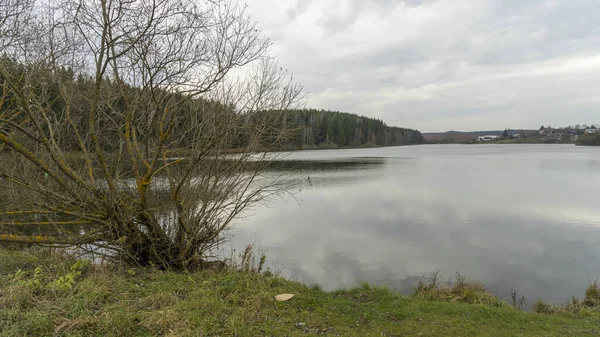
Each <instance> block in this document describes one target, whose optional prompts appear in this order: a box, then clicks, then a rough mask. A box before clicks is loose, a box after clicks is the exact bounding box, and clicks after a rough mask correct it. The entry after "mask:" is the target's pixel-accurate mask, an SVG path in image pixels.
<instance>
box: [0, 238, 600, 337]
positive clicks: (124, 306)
mask: <svg viewBox="0 0 600 337" xmlns="http://www.w3.org/2000/svg"><path fill="white" fill-rule="evenodd" d="M61 277H62V280H63V281H60V282H59V281H58V280H61ZM71 279H72V282H70V281H69V280H71ZM458 281H460V280H458ZM458 281H457V282H456V283H455V284H454V286H452V287H448V288H444V287H439V286H432V285H431V283H428V284H425V283H422V284H420V286H419V287H418V288H417V291H416V295H413V296H401V295H399V294H397V293H394V292H392V291H390V290H389V289H386V288H379V287H372V286H369V285H366V284H364V285H362V286H359V287H356V288H353V289H348V290H340V291H334V292H325V291H323V290H321V289H320V288H319V287H308V286H306V285H303V284H300V283H297V282H292V281H288V280H285V279H283V278H281V277H278V276H276V275H272V274H270V273H263V274H259V273H256V272H243V271H236V270H229V271H224V272H218V273H217V272H211V271H202V272H196V273H190V274H177V273H173V272H163V271H158V270H154V269H135V268H133V269H132V268H127V267H122V266H121V267H120V266H90V265H89V264H84V263H81V262H79V263H78V262H76V261H75V260H73V259H72V258H69V257H67V256H64V255H56V254H48V253H44V252H36V251H7V250H2V249H0V336H52V335H56V336H163V335H164V336H167V335H168V336H310V335H329V336H598V335H600V315H598V312H597V311H589V312H586V313H585V314H572V313H562V314H556V315H547V314H537V313H528V312H520V311H518V310H515V309H513V308H512V307H510V306H508V305H506V304H505V303H500V302H498V301H491V302H486V301H481V300H480V299H478V298H480V295H481V292H480V291H479V290H481V289H480V288H479V287H480V285H478V284H475V283H471V281H466V280H465V279H464V278H463V279H462V281H460V282H458ZM431 290H435V291H434V292H431ZM446 290H447V291H446ZM473 291H474V292H475V293H472V292H473ZM481 291H483V290H481ZM463 292H465V294H466V293H469V292H471V293H469V294H468V296H466V297H465V296H463ZM280 293H292V294H294V295H295V297H294V298H293V299H291V300H290V301H288V302H277V301H275V299H274V296H275V295H277V294H280ZM591 296H595V294H591ZM465 298H471V299H473V301H466V300H464V299H465ZM461 302H464V303H461ZM469 303H482V304H469Z"/></svg>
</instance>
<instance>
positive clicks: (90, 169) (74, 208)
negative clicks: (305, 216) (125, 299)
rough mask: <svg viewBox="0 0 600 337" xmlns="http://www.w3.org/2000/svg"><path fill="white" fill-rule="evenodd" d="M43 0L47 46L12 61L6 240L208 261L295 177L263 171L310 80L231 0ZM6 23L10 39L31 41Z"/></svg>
mask: <svg viewBox="0 0 600 337" xmlns="http://www.w3.org/2000/svg"><path fill="white" fill-rule="evenodd" d="M0 1H2V2H3V5H2V6H4V1H12V0H0ZM17 2H18V1H17ZM0 7H1V6H0ZM35 7H36V10H35V17H34V18H33V19H34V20H35V22H36V23H37V24H38V25H39V27H40V28H39V29H38V32H37V34H36V35H35V39H36V41H35V43H33V44H27V45H26V48H22V49H21V53H20V54H17V55H16V56H14V57H12V58H6V57H5V58H4V59H2V60H1V61H0V84H1V85H2V98H1V100H0V144H1V145H3V149H4V150H3V151H2V152H0V156H1V158H2V163H3V164H2V166H1V167H0V184H1V185H0V187H1V188H2V189H3V191H0V195H1V194H5V195H4V197H5V198H4V200H3V202H0V206H2V207H3V208H4V210H3V211H2V213H0V241H6V242H16V243H38V244H52V245H67V246H77V247H79V248H81V249H83V250H87V251H94V252H95V253H97V254H102V255H104V256H105V257H106V258H118V259H121V260H123V259H125V260H127V261H129V262H131V263H135V264H139V265H156V266H158V267H161V268H165V269H166V268H169V269H179V270H182V269H193V268H198V267H202V266H203V263H204V261H205V260H206V258H207V257H209V255H210V254H211V252H212V251H213V248H215V246H216V245H218V244H219V243H220V242H221V240H223V233H224V231H225V230H226V229H227V228H228V226H229V225H230V224H231V223H232V221H233V220H234V219H235V218H236V217H238V216H239V215H240V214H242V212H243V211H244V210H245V209H247V208H248V207H251V206H253V205H254V204H256V203H258V202H261V201H263V200H265V198H268V197H269V196H272V195H274V194H277V193H280V192H281V191H282V190H283V189H282V188H284V187H285V183H284V182H283V181H281V180H278V179H274V177H273V176H269V175H267V174H265V168H266V167H267V165H268V163H269V159H270V157H272V154H270V153H271V152H269V151H274V150H278V149H281V147H282V146H283V145H285V144H286V143H287V141H288V139H289V137H290V135H291V134H292V133H293V132H292V131H293V130H289V128H288V127H287V125H286V124H287V123H286V116H285V113H286V110H287V109H289V108H291V107H294V106H295V105H297V104H298V102H299V100H300V99H301V95H302V88H301V87H300V86H299V85H298V84H296V83H295V82H293V81H292V78H291V76H289V75H287V74H286V73H285V72H284V71H283V70H281V68H279V66H278V65H277V64H276V63H275V62H274V60H273V59H271V58H269V56H268V50H269V47H270V41H269V40H268V39H266V38H264V37H263V36H262V34H261V33H260V32H259V31H258V29H257V27H256V26H255V24H254V23H253V22H252V21H251V20H250V18H249V17H248V16H247V15H246V14H245V8H243V7H240V6H238V5H237V4H236V3H234V2H230V1H215V0H205V1H192V0H135V1H133V0H57V1H56V2H54V3H51V4H50V5H46V6H43V5H42V4H38V5H36V6H35ZM1 8H4V7H1ZM28 8H30V7H28ZM21 13H22V14H19V15H28V16H31V15H32V14H31V13H32V12H31V11H27V10H23V11H21ZM0 22H1V23H2V27H0V28H1V31H2V32H3V33H2V34H3V35H2V36H1V37H0V38H1V40H2V43H9V42H10V43H11V44H14V41H18V40H19V39H21V40H22V37H20V36H19V35H18V32H16V31H15V30H14V29H15V28H12V26H11V25H8V24H5V23H4V21H2V20H1V19H0ZM5 32H6V33H5ZM247 69H250V71H249V72H248V73H247V75H245V76H243V77H241V76H240V74H242V73H243V71H245V70H247ZM232 150H235V151H234V152H235V153H232Z"/></svg>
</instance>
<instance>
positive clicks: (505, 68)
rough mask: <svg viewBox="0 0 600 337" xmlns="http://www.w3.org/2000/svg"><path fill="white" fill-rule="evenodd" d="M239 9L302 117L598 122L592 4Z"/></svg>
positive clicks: (287, 3)
mask: <svg viewBox="0 0 600 337" xmlns="http://www.w3.org/2000/svg"><path fill="white" fill-rule="evenodd" d="M242 1H244V0H242ZM245 1H246V3H247V5H248V11H249V14H250V15H252V18H253V19H254V20H256V21H257V22H258V24H259V26H260V27H261V28H262V30H263V31H264V32H265V33H266V34H268V35H269V36H270V37H271V38H272V40H273V43H274V44H273V54H274V55H275V56H277V57H278V58H279V61H280V64H281V65H282V66H283V67H284V68H287V69H289V70H290V71H291V72H293V73H294V74H295V76H296V78H297V79H298V80H299V81H300V82H302V84H303V85H304V86H305V88H306V91H307V92H309V94H308V96H307V106H308V107H314V108H319V109H321V108H323V109H329V110H339V111H346V112H353V113H357V114H361V115H366V116H370V117H377V118H381V119H383V120H384V121H385V122H386V123H387V124H390V125H397V126H404V127H412V128H417V129H419V130H421V131H446V130H489V129H504V128H539V127H540V125H542V124H544V125H548V124H551V125H552V126H566V125H569V124H583V123H600V0H560V1H559V0H539V1H538V0H470V1H469V0H277V1H274V0H245Z"/></svg>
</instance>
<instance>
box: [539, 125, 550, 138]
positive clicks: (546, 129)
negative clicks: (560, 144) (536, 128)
mask: <svg viewBox="0 0 600 337" xmlns="http://www.w3.org/2000/svg"><path fill="white" fill-rule="evenodd" d="M550 131H552V128H550V127H547V128H545V127H544V126H543V125H542V127H541V128H540V136H544V135H545V134H546V133H549V132H550Z"/></svg>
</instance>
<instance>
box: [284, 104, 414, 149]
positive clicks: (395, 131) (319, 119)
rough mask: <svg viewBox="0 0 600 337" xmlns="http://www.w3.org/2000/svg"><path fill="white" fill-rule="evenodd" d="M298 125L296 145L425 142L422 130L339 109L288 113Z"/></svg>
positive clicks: (289, 118)
mask: <svg viewBox="0 0 600 337" xmlns="http://www.w3.org/2000/svg"><path fill="white" fill-rule="evenodd" d="M288 120H291V121H292V123H294V124H295V127H296V128H297V131H296V135H295V136H294V137H293V139H292V144H291V145H293V146H295V147H344V146H398V145H410V144H422V143H424V142H425V139H424V138H423V135H422V134H421V132H419V131H417V130H412V129H406V128H399V127H393V126H388V125H386V124H385V123H384V122H383V121H381V120H379V119H375V118H369V117H364V116H359V115H356V114H351V113H344V112H338V111H327V110H316V109H303V110H292V111H289V112H288Z"/></svg>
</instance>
